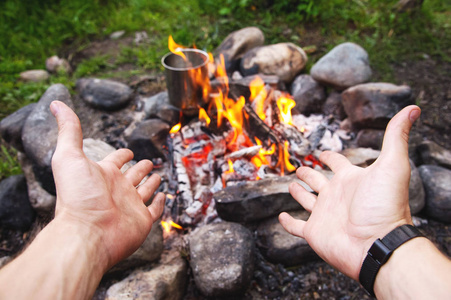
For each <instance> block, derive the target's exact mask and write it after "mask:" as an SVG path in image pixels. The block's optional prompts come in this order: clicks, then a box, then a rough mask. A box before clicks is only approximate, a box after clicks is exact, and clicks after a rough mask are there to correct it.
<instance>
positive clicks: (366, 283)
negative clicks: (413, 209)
mask: <svg viewBox="0 0 451 300" xmlns="http://www.w3.org/2000/svg"><path fill="white" fill-rule="evenodd" d="M419 236H423V234H421V232H420V231H418V229H416V228H415V227H414V226H412V225H402V226H400V227H397V228H395V229H394V230H392V231H391V232H390V233H389V234H387V235H386V236H385V237H384V238H383V239H382V240H381V239H377V240H376V241H375V242H374V244H373V245H372V246H371V248H370V250H368V255H367V256H366V258H365V260H364V261H363V264H362V268H361V269H360V274H359V281H360V284H361V285H362V286H363V287H364V288H365V290H366V291H367V292H368V293H369V294H370V295H371V296H373V297H374V296H375V294H374V289H373V288H374V281H375V280H376V275H377V273H378V272H379V269H380V268H381V267H382V265H383V264H385V263H386V262H387V260H388V259H389V258H390V256H391V255H392V253H393V251H395V249H396V248H398V247H399V246H401V245H402V244H404V243H405V242H407V241H409V240H411V239H413V238H415V237H419Z"/></svg>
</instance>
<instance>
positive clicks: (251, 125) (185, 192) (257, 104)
mask: <svg viewBox="0 0 451 300" xmlns="http://www.w3.org/2000/svg"><path fill="white" fill-rule="evenodd" d="M168 46H169V50H170V51H171V52H170V53H169V54H168V55H166V56H165V57H163V59H162V62H163V65H164V66H165V68H166V71H167V82H168V93H169V97H170V101H171V102H172V103H173V104H174V105H177V106H178V107H179V108H180V109H181V113H182V116H181V122H180V123H179V124H177V125H175V126H174V127H173V128H172V129H171V130H170V136H169V137H168V152H169V157H170V160H172V164H171V175H170V176H169V177H170V178H172V179H173V180H174V182H176V183H174V184H172V185H170V186H173V187H174V189H173V190H172V191H169V193H168V195H167V204H166V210H165V213H164V217H163V219H164V221H162V225H163V227H164V228H165V230H166V231H167V232H169V231H170V230H171V228H178V229H182V228H183V227H186V226H193V225H196V224H198V223H204V224H206V223H210V222H212V221H213V220H215V219H218V218H219V217H218V213H217V211H216V208H215V200H218V199H215V196H214V195H215V193H217V192H219V191H221V190H223V189H225V188H227V187H231V186H236V185H242V184H244V183H247V182H252V181H258V180H263V179H267V178H276V177H281V176H285V175H288V174H290V173H293V172H294V171H295V170H296V169H297V167H300V166H304V165H307V166H312V167H314V168H322V165H321V163H320V162H319V161H318V160H317V156H318V151H319V150H320V149H321V150H325V149H332V150H335V151H339V150H342V143H341V140H340V137H339V135H338V134H339V130H338V129H339V124H338V122H335V121H334V119H333V118H327V117H324V116H322V115H311V116H309V117H306V116H304V115H302V114H294V113H293V108H294V107H295V105H296V102H295V101H294V100H293V98H292V96H291V95H290V94H289V93H287V92H284V91H281V90H279V89H278V88H277V87H276V86H274V85H271V84H269V83H267V82H265V80H264V78H265V76H258V75H256V76H253V77H252V80H251V81H250V83H249V84H248V86H247V90H246V91H245V92H244V93H241V90H240V89H237V88H236V87H235V86H236V84H234V83H235V82H236V80H234V79H231V78H230V77H229V76H228V74H227V71H226V66H225V62H224V56H223V55H222V54H221V55H219V58H218V59H216V60H214V59H213V55H212V54H211V53H208V54H207V53H204V52H202V51H200V50H197V49H195V48H194V49H190V48H185V47H183V46H181V45H178V44H177V43H175V42H174V40H173V39H172V37H171V36H170V37H169V41H168ZM262 77H263V78H262ZM173 84H174V85H175V86H173ZM342 134H343V133H342ZM179 224H180V225H179ZM182 226H183V227H182Z"/></svg>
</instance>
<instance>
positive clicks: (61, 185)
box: [0, 101, 165, 299]
mask: <svg viewBox="0 0 451 300" xmlns="http://www.w3.org/2000/svg"><path fill="white" fill-rule="evenodd" d="M50 108H51V111H52V113H53V114H54V115H55V117H56V119H57V122H58V128H59V133H58V144H57V149H56V151H55V154H54V156H53V159H52V169H53V174H54V178H55V184H56V189H57V203H56V210H55V218H54V220H53V221H51V222H50V223H49V224H48V225H47V226H46V227H45V228H44V229H43V230H42V231H41V232H40V233H39V234H38V236H37V237H36V239H35V240H34V241H33V243H32V244H31V245H30V246H29V247H28V248H27V249H26V250H25V252H24V253H23V254H22V255H20V256H19V257H18V258H16V259H15V260H14V261H12V262H11V263H10V264H8V265H7V266H5V267H4V268H3V269H2V270H1V272H0V285H1V289H0V298H1V299H4V298H8V299H63V298H64V299H89V298H90V297H92V295H93V293H94V291H95V289H96V287H97V285H98V283H99V282H100V279H101V278H102V275H103V274H104V272H106V271H107V270H108V269H109V268H110V267H111V266H113V265H114V264H116V263H117V262H119V261H120V260H121V259H123V258H125V257H127V256H128V255H130V254H131V253H133V252H134V251H135V250H136V249H137V248H138V247H139V246H140V245H141V244H142V243H143V241H144V240H145V238H146V236H147V235H148V233H149V231H150V229H151V227H152V224H153V222H155V221H156V220H157V219H158V218H159V217H160V215H161V213H162V211H163V206H164V198H165V197H164V195H163V194H161V193H159V194H157V196H156V197H155V198H154V201H153V203H152V204H151V205H150V206H149V207H146V206H145V205H144V203H145V202H146V201H147V200H148V199H149V198H150V197H151V195H153V193H154V192H155V191H156V189H157V188H158V185H159V184H160V178H159V176H158V175H152V176H151V177H150V178H149V179H148V180H147V181H146V182H145V183H144V184H142V185H141V186H139V187H138V188H136V186H137V185H138V184H139V183H140V182H141V180H142V179H143V178H144V177H145V176H146V175H147V174H148V173H149V172H150V171H151V170H152V167H153V166H152V163H151V162H150V161H146V160H144V161H141V162H139V163H137V164H136V165H135V166H133V167H132V168H130V169H129V170H127V171H126V172H125V173H124V174H122V173H121V171H120V168H121V167H122V166H123V165H124V164H125V163H126V162H128V161H130V160H131V159H132V158H133V153H132V152H131V151H130V150H126V149H121V150H118V151H116V152H114V153H112V154H110V155H109V156H107V157H106V158H105V159H104V160H102V161H101V162H99V163H95V162H93V161H91V160H89V159H88V158H87V157H86V156H85V155H84V153H83V150H82V144H83V138H82V133H81V127H80V122H79V120H78V118H77V116H76V115H75V113H74V112H73V111H72V110H70V109H69V108H68V107H67V106H66V105H65V104H63V103H61V102H58V101H55V102H53V103H52V104H51V107H50ZM24 282H26V283H27V284H26V285H24Z"/></svg>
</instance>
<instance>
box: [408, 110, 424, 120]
mask: <svg viewBox="0 0 451 300" xmlns="http://www.w3.org/2000/svg"><path fill="white" fill-rule="evenodd" d="M420 114H421V110H419V109H414V110H412V111H411V112H410V115H409V119H410V122H412V123H413V122H415V121H416V120H417V119H418V118H419V117H420Z"/></svg>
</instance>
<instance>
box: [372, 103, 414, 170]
mask: <svg viewBox="0 0 451 300" xmlns="http://www.w3.org/2000/svg"><path fill="white" fill-rule="evenodd" d="M420 114H421V110H420V108H419V107H418V106H416V105H410V106H407V107H405V108H403V109H402V110H401V111H400V112H398V113H397V114H396V115H395V116H394V117H393V118H392V119H391V120H390V122H389V123H388V125H387V129H386V131H385V135H384V142H383V144H382V150H381V155H380V157H381V160H383V161H384V162H385V163H389V164H392V163H394V164H396V163H399V160H400V159H402V158H403V157H408V143H409V133H410V129H411V128H412V125H413V123H414V122H415V121H416V120H417V119H418V118H419V117H420Z"/></svg>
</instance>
